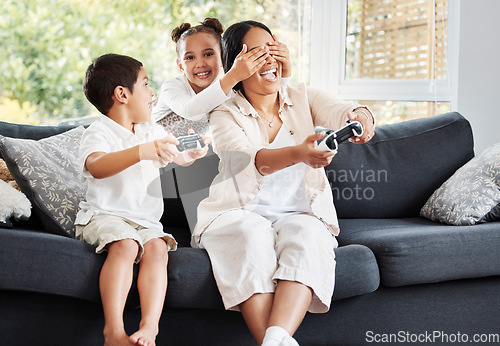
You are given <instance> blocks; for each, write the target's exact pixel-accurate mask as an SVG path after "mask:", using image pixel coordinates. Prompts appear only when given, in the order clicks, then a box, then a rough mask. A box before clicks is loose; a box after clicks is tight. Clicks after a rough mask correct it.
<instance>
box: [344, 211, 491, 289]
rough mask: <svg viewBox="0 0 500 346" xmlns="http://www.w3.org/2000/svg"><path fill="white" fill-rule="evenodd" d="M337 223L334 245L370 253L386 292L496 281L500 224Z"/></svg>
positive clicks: (420, 221)
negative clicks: (448, 283)
mask: <svg viewBox="0 0 500 346" xmlns="http://www.w3.org/2000/svg"><path fill="white" fill-rule="evenodd" d="M339 221H340V229H341V230H340V235H339V236H338V240H339V244H341V245H346V244H363V245H366V246H367V247H369V248H370V249H371V250H372V251H373V252H374V253H375V257H376V258H377V262H378V265H379V268H380V277H381V282H382V284H384V285H386V286H403V285H411V284H420V283H432V282H439V281H446V280H455V279H464V278H476V277H483V276H490V275H500V251H498V249H499V248H500V222H490V223H483V224H478V225H473V226H450V225H444V224H441V223H437V222H433V221H430V220H427V219H424V218H420V217H416V218H403V219H342V220H339Z"/></svg>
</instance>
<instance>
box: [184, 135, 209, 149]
mask: <svg viewBox="0 0 500 346" xmlns="http://www.w3.org/2000/svg"><path fill="white" fill-rule="evenodd" d="M177 140H178V141H179V144H178V145H177V150H178V151H179V152H182V151H184V150H189V149H196V148H203V146H204V145H205V144H204V143H203V139H202V138H201V136H200V135H198V134H194V135H187V136H179V137H177ZM198 144H200V146H199V147H198Z"/></svg>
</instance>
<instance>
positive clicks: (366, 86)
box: [309, 0, 459, 109]
mask: <svg viewBox="0 0 500 346" xmlns="http://www.w3.org/2000/svg"><path fill="white" fill-rule="evenodd" d="M311 8H312V20H311V26H312V27H311V35H312V39H311V51H310V52H311V59H310V61H311V64H310V71H309V76H310V78H309V84H310V85H311V86H315V87H320V88H323V89H327V90H331V91H333V92H335V93H336V94H337V95H338V96H339V97H342V98H345V99H351V100H369V101H385V100H391V101H429V102H451V105H452V109H453V108H454V104H455V102H453V100H452V99H453V95H454V94H455V92H454V90H456V87H455V85H456V81H455V80H454V79H455V78H456V77H455V76H457V74H456V66H457V65H458V30H457V29H458V18H459V15H458V14H459V13H458V11H459V1H456V0H452V1H448V27H447V39H448V42H447V51H446V54H447V66H446V79H444V80H423V79H406V80H405V79H397V80H396V79H361V78H355V79H345V77H344V74H345V72H344V71H345V49H346V48H345V42H346V27H347V0H311ZM325 33H330V34H325ZM315 62H316V63H315ZM454 77H455V78H454Z"/></svg>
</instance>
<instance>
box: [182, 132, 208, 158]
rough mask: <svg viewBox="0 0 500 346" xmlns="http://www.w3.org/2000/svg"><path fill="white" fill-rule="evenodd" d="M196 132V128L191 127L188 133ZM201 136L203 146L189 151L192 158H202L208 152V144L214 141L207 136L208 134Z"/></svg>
mask: <svg viewBox="0 0 500 346" xmlns="http://www.w3.org/2000/svg"><path fill="white" fill-rule="evenodd" d="M192 134H194V130H193V129H189V130H188V135H192ZM200 136H201V139H203V144H204V146H203V148H196V149H191V150H190V151H189V153H188V156H189V157H190V158H191V160H193V161H194V160H197V159H201V158H202V157H204V156H205V155H207V152H208V144H209V143H210V142H211V141H212V139H211V138H210V137H207V136H204V135H200Z"/></svg>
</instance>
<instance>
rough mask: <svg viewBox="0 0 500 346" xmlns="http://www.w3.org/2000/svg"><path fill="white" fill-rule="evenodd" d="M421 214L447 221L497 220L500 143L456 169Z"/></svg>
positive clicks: (471, 222) (460, 222)
mask: <svg viewBox="0 0 500 346" xmlns="http://www.w3.org/2000/svg"><path fill="white" fill-rule="evenodd" d="M420 215H421V216H423V217H425V218H427V219H430V220H434V221H440V222H442V223H446V224H450V225H474V224H476V223H482V222H488V221H495V220H500V143H498V144H495V145H494V146H492V147H490V148H488V149H486V150H484V151H483V152H482V153H481V154H479V155H478V156H476V157H475V158H473V159H472V160H470V161H469V162H468V163H466V164H465V165H464V166H462V167H461V168H460V169H458V170H457V171H456V172H455V174H453V175H452V176H451V177H450V178H449V179H448V180H447V181H446V182H444V184H443V185H442V186H441V187H440V188H438V189H437V190H436V191H435V192H434V193H433V194H432V196H431V197H430V198H429V200H428V201H427V203H426V204H425V205H424V206H423V208H422V210H421V211H420Z"/></svg>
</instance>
